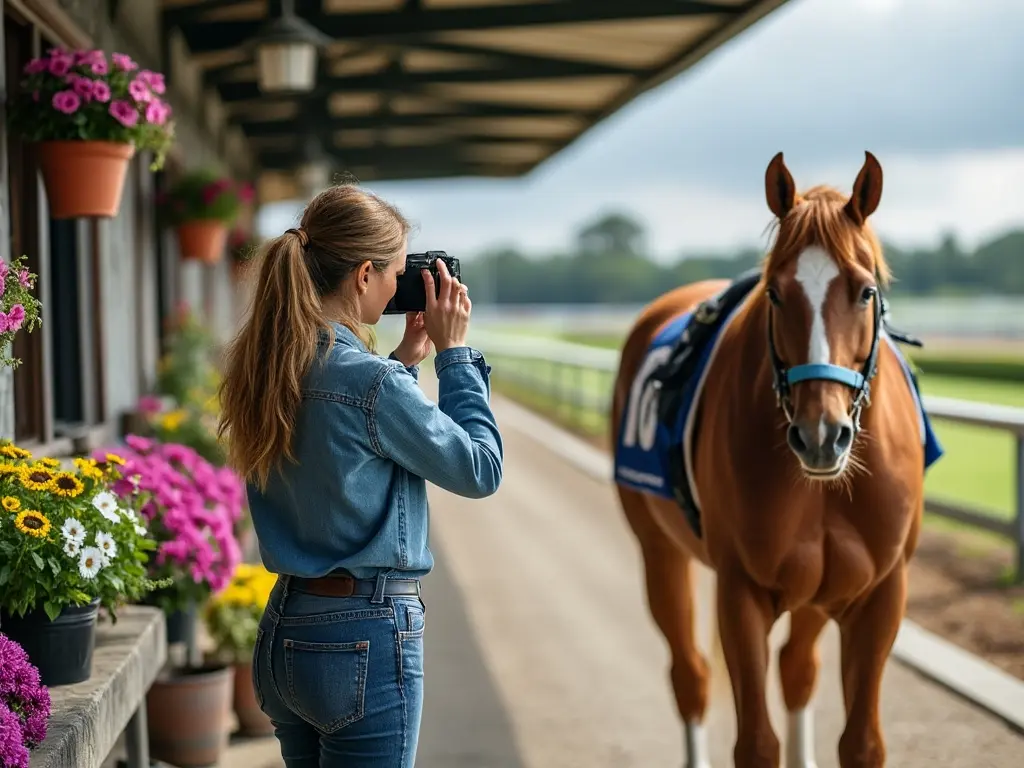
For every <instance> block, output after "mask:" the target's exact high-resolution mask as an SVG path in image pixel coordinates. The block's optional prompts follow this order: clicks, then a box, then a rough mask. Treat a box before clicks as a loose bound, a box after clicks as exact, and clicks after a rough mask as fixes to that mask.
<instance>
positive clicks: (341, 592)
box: [289, 575, 420, 597]
mask: <svg viewBox="0 0 1024 768" xmlns="http://www.w3.org/2000/svg"><path fill="white" fill-rule="evenodd" d="M289 587H290V588H291V589H296V590H299V591H301V592H305V593H307V594H310V595H316V596H317V597H355V596H365V597H370V596H372V595H373V593H374V592H376V591H377V581H376V579H353V578H352V577H351V576H340V575H339V576H321V577H320V578H317V579H307V578H303V577H301V576H294V577H292V579H291V581H290V583H289ZM384 594H385V595H394V596H399V595H406V596H409V595H411V596H415V597H419V594H420V582H419V579H391V578H389V579H386V580H385V581H384Z"/></svg>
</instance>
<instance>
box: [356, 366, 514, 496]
mask: <svg viewBox="0 0 1024 768" xmlns="http://www.w3.org/2000/svg"><path fill="white" fill-rule="evenodd" d="M434 370H435V371H436V372H437V379H438V402H437V404H436V405H435V404H434V403H433V402H431V401H430V400H429V399H428V398H427V396H426V395H425V394H424V393H423V390H421V389H420V387H419V385H418V384H417V383H416V380H415V379H414V378H413V376H412V375H410V374H409V373H408V372H407V371H406V370H404V369H399V368H392V369H391V370H390V371H389V372H388V373H387V375H385V376H384V379H383V381H382V382H381V386H380V389H379V390H378V393H377V397H376V398H375V400H374V406H373V410H372V415H371V420H370V439H371V440H372V441H373V445H374V448H375V449H376V450H377V452H378V453H379V454H380V455H381V456H384V457H385V458H389V459H391V460H392V461H395V462H396V463H398V464H401V465H402V466H403V467H405V468H406V469H407V470H409V471H410V472H412V473H413V474H415V475H418V476H419V477H422V478H424V479H425V480H428V481H430V482H432V483H434V484H435V485H437V486H438V487H440V488H444V489H445V490H446V491H450V492H452V493H455V494H458V495H459V496H465V497H468V498H483V497H485V496H490V495H491V494H492V493H494V492H495V491H497V490H498V485H499V484H500V483H501V470H502V459H503V452H502V442H501V434H500V433H499V432H498V425H497V423H496V422H495V420H494V414H493V413H491V407H490V404H489V403H488V399H489V395H490V385H489V381H488V372H489V370H490V369H489V368H488V367H487V365H486V363H485V362H484V358H483V355H481V354H480V353H479V352H478V351H476V350H474V349H472V348H470V347H452V348H450V349H445V350H443V351H442V352H439V353H438V354H437V356H436V357H435V358H434Z"/></svg>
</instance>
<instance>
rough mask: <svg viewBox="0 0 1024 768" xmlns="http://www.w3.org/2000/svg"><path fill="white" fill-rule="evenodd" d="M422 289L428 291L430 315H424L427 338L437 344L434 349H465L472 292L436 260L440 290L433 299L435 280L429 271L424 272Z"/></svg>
mask: <svg viewBox="0 0 1024 768" xmlns="http://www.w3.org/2000/svg"><path fill="white" fill-rule="evenodd" d="M421 271H422V273H423V285H424V287H425V288H426V291H427V311H426V312H425V313H424V324H425V326H426V330H427V335H428V336H429V337H430V340H431V341H433V342H434V348H435V349H436V350H437V351H438V352H443V351H444V350H446V349H451V348H452V347H464V346H466V334H467V333H468V332H469V315H470V312H471V311H472V309H473V304H472V303H471V302H470V300H469V290H468V289H467V288H466V286H464V285H462V284H461V283H460V282H459V280H458V278H455V277H452V276H451V275H450V274H449V272H448V266H447V265H446V264H445V263H444V262H443V261H442V260H441V259H438V260H437V276H438V277H439V278H440V280H441V289H440V290H439V291H438V292H437V296H435V295H434V277H433V275H431V274H430V271H429V270H426V269H424V270H421Z"/></svg>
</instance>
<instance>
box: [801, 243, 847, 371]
mask: <svg viewBox="0 0 1024 768" xmlns="http://www.w3.org/2000/svg"><path fill="white" fill-rule="evenodd" d="M837 277H839V267H838V266H836V263H835V261H834V260H833V258H832V257H831V256H829V255H828V252H827V251H825V250H824V249H822V248H820V247H819V246H817V245H812V246H811V247H810V248H807V249H806V250H804V251H803V252H802V253H801V254H800V255H799V256H798V257H797V262H796V281H797V282H798V283H800V287H801V288H803V289H804V295H805V296H807V301H808V302H810V305H811V343H810V349H808V351H807V362H808V363H823V364H827V363H830V362H832V358H831V352H830V350H829V348H828V334H827V333H826V331H825V299H826V298H827V297H828V287H829V286H830V285H831V284H832V281H833V280H835V279H836V278H837Z"/></svg>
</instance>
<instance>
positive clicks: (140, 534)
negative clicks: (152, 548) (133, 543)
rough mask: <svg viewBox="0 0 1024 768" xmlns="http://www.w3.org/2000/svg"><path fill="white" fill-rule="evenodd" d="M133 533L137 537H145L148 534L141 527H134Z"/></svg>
mask: <svg viewBox="0 0 1024 768" xmlns="http://www.w3.org/2000/svg"><path fill="white" fill-rule="evenodd" d="M135 532H136V533H137V534H139V536H145V535H146V534H147V533H149V531H147V530H146V529H145V528H143V527H142V526H141V525H136V526H135Z"/></svg>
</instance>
